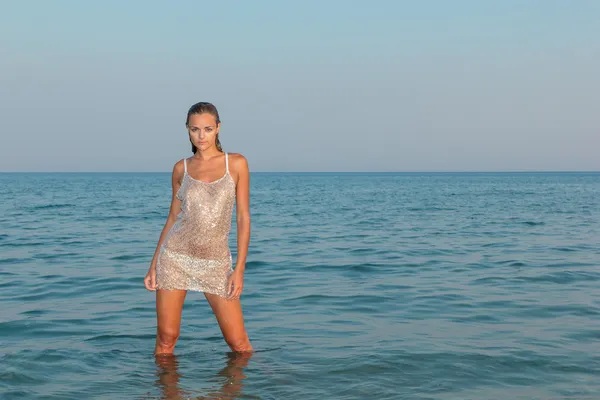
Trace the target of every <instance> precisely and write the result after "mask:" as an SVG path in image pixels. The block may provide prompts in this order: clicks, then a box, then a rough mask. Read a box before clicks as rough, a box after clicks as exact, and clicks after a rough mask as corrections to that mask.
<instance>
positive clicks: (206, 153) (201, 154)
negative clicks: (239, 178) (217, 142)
mask: <svg viewBox="0 0 600 400" xmlns="http://www.w3.org/2000/svg"><path fill="white" fill-rule="evenodd" d="M221 154H223V152H220V151H219V150H217V148H216V147H211V148H210V149H206V150H200V149H198V150H196V154H194V158H198V159H200V160H209V159H211V158H213V157H216V156H219V155H221Z"/></svg>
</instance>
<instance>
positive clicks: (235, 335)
mask: <svg viewBox="0 0 600 400" xmlns="http://www.w3.org/2000/svg"><path fill="white" fill-rule="evenodd" d="M204 296H206V299H207V300H208V303H209V304H210V307H211V308H212V310H213V312H214V313H215V317H217V322H218V323H219V328H221V332H222V333H223V336H224V337H225V340H227V341H237V340H243V339H245V338H246V329H245V328H244V316H243V315H242V305H241V303H240V299H233V300H228V299H226V298H225V297H221V296H218V295H216V294H211V293H204Z"/></svg>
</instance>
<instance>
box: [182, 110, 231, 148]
mask: <svg viewBox="0 0 600 400" xmlns="http://www.w3.org/2000/svg"><path fill="white" fill-rule="evenodd" d="M193 114H210V115H212V116H213V117H215V120H216V122H217V125H218V124H219V123H221V120H220V119H219V112H218V111H217V107H215V106H214V105H213V104H212V103H207V102H204V101H201V102H199V103H196V104H194V105H193V106H191V107H190V109H189V110H188V113H187V118H186V119H185V126H186V127H187V126H188V125H189V123H190V116H192V115H193ZM190 142H191V140H190ZM215 145H216V146H217V150H219V151H223V147H222V146H221V141H220V140H219V135H218V134H217V137H216V138H215ZM196 151H198V148H197V147H196V146H194V143H192V153H196Z"/></svg>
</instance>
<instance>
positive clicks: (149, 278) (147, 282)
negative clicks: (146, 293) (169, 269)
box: [144, 267, 156, 292]
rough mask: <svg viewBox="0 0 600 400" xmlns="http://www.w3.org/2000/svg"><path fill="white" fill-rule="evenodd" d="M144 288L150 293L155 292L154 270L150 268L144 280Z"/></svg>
mask: <svg viewBox="0 0 600 400" xmlns="http://www.w3.org/2000/svg"><path fill="white" fill-rule="evenodd" d="M144 286H146V289H148V290H150V291H151V292H152V291H155V290H156V268H154V267H150V269H149V270H148V273H147V274H146V277H145V278H144Z"/></svg>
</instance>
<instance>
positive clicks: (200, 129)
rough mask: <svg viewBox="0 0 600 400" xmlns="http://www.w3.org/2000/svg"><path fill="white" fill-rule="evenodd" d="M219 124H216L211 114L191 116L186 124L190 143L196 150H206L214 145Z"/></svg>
mask: <svg viewBox="0 0 600 400" xmlns="http://www.w3.org/2000/svg"><path fill="white" fill-rule="evenodd" d="M220 125H221V124H217V120H216V118H215V117H214V116H213V115H212V114H208V113H202V114H192V115H190V120H189V122H188V132H189V134H190V141H191V142H192V143H193V144H194V146H196V147H197V148H198V150H206V149H209V148H210V147H211V146H214V145H215V141H216V140H215V139H216V138H217V134H218V133H219V128H220Z"/></svg>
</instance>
